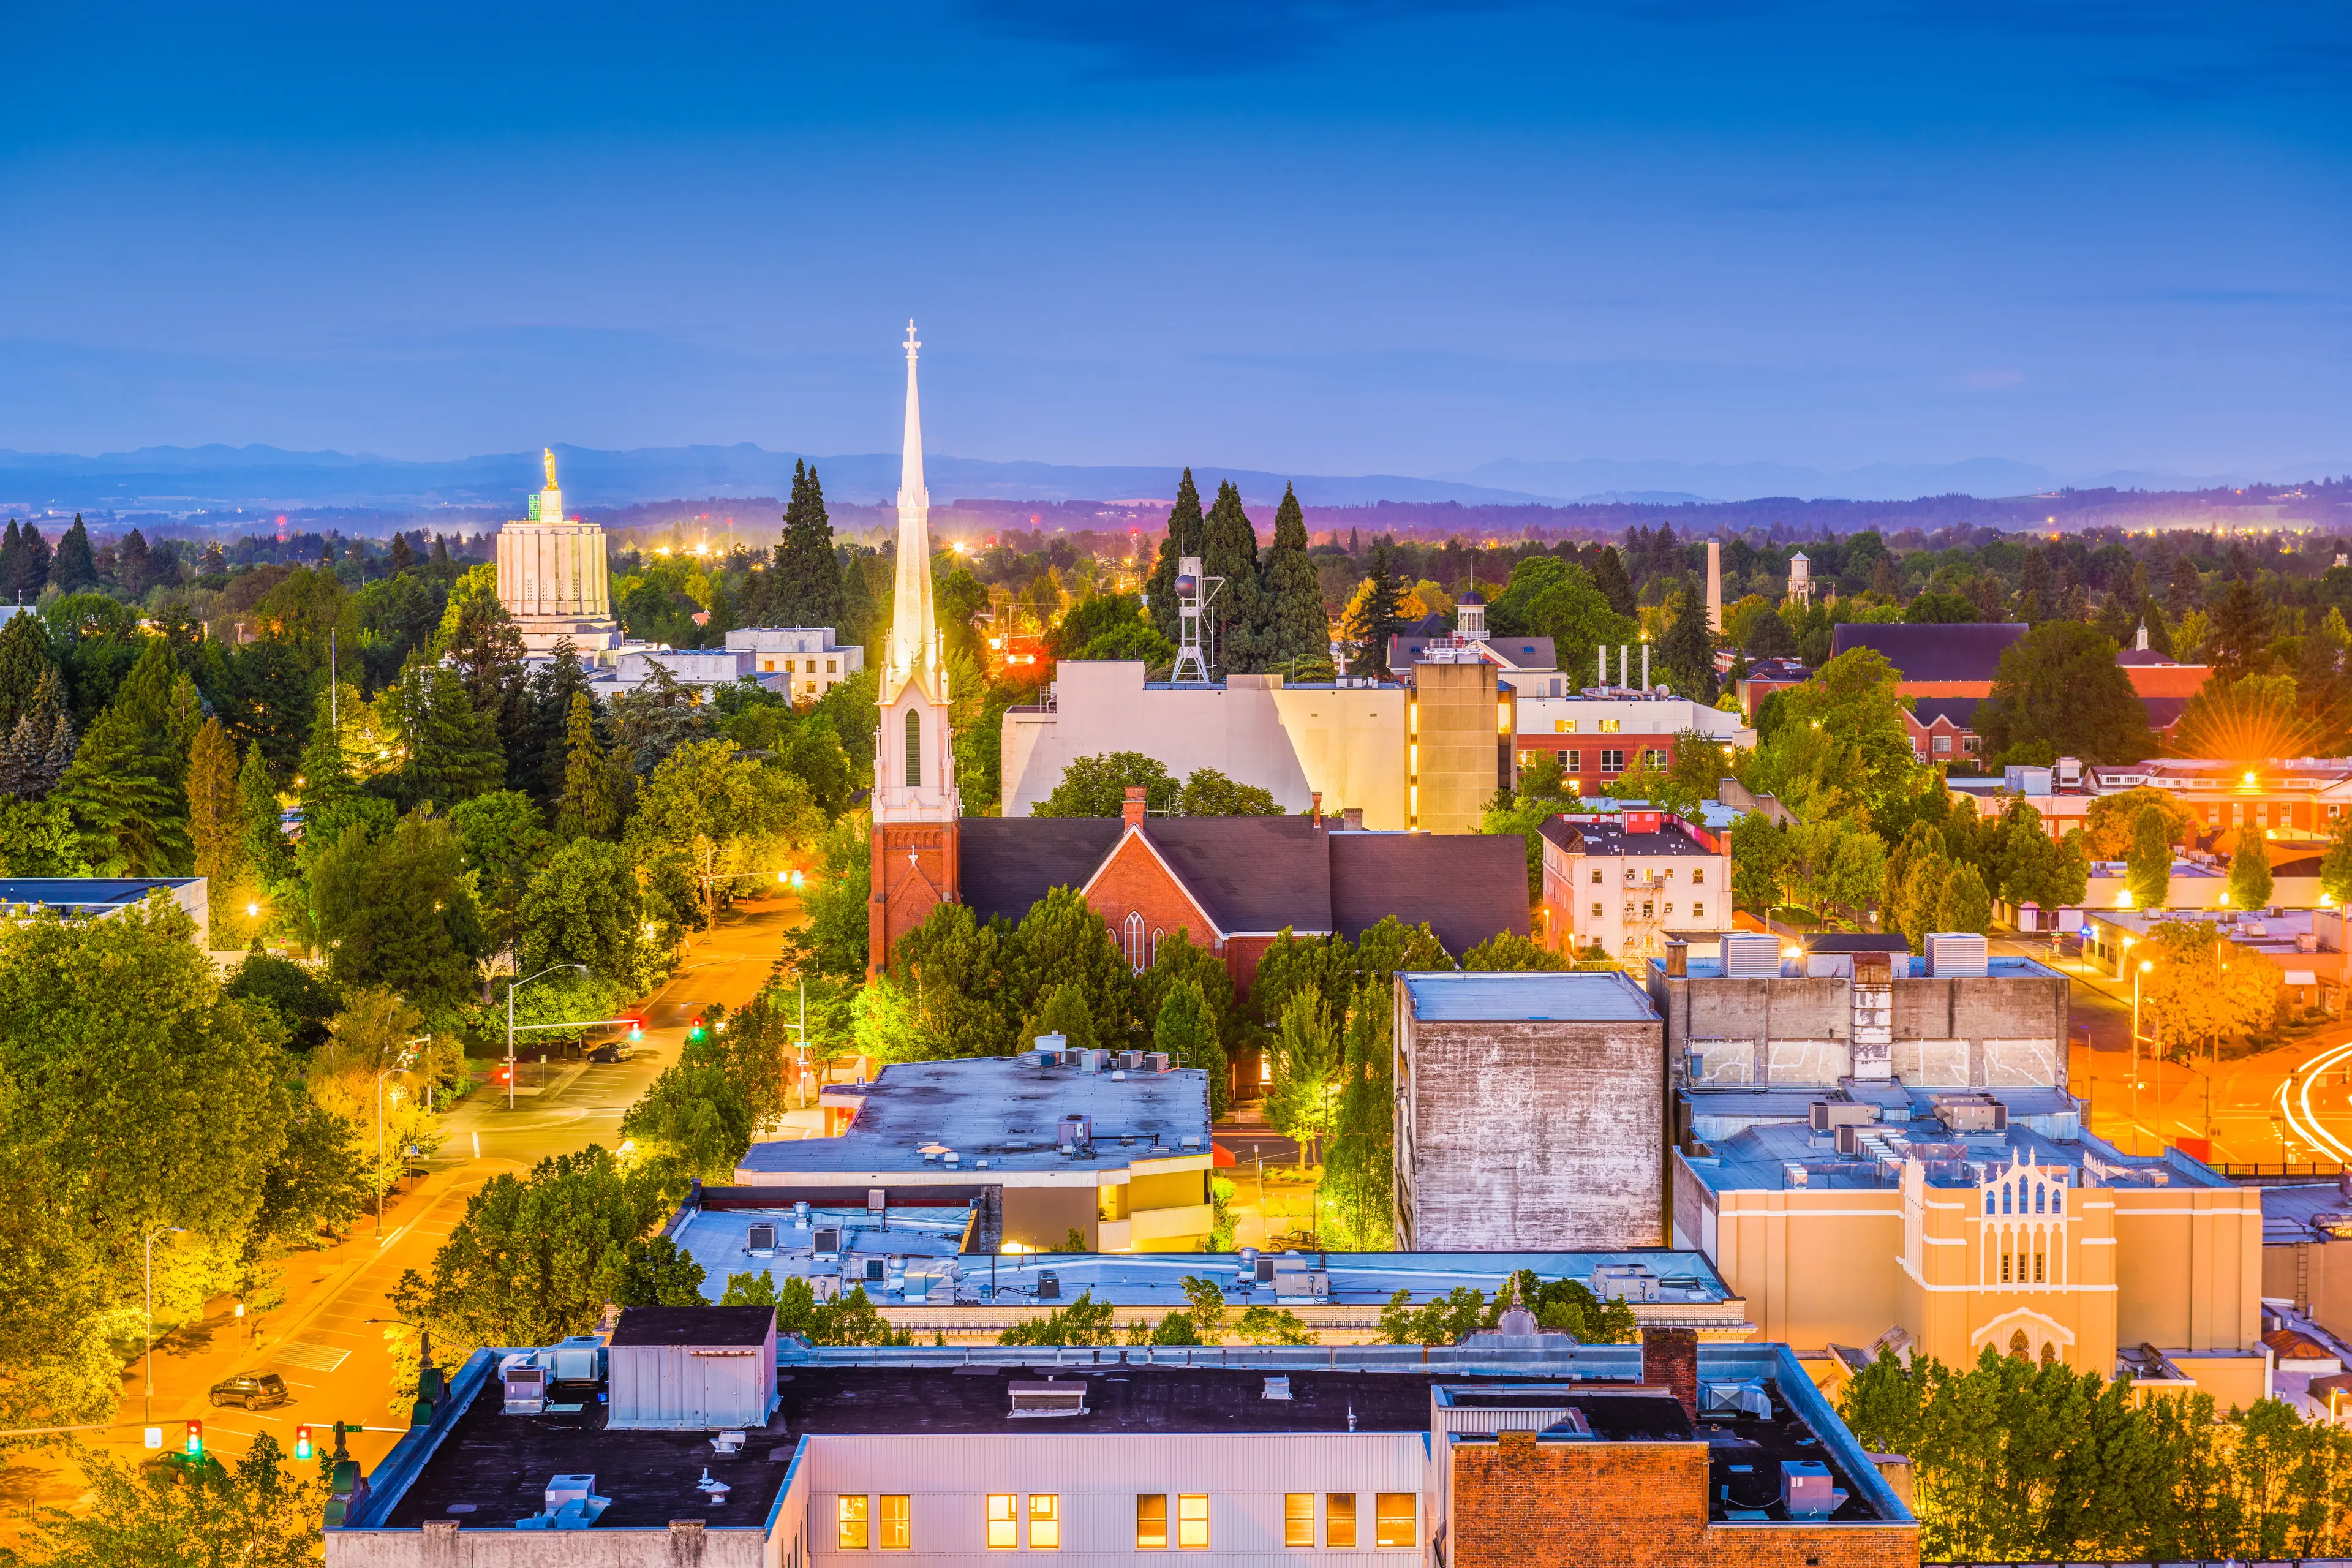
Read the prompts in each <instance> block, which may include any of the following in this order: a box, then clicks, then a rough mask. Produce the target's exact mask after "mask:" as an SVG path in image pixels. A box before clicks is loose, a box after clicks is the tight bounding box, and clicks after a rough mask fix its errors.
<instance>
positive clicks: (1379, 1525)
mask: <svg viewBox="0 0 2352 1568" xmlns="http://www.w3.org/2000/svg"><path fill="white" fill-rule="evenodd" d="M1398 1499H1402V1500H1403V1501H1404V1504H1405V1510H1406V1511H1405V1514H1404V1538H1403V1539H1402V1540H1401V1541H1392V1540H1391V1539H1390V1538H1389V1527H1390V1525H1391V1523H1392V1522H1394V1521H1393V1517H1392V1516H1391V1513H1390V1511H1389V1504H1390V1503H1391V1502H1393V1501H1395V1500H1398ZM1420 1545H1421V1494H1420V1493H1419V1492H1375V1493H1373V1494H1372V1546H1373V1548H1374V1549H1375V1550H1381V1551H1389V1552H1410V1551H1413V1550H1415V1549H1417V1548H1418V1547H1419V1546H1420Z"/></svg>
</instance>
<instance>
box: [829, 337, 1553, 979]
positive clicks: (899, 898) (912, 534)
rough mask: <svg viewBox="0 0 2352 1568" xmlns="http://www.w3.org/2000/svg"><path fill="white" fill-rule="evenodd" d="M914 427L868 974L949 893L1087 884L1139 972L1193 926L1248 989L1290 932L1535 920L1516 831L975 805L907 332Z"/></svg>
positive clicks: (1027, 899) (1506, 925)
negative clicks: (1038, 813) (955, 706)
mask: <svg viewBox="0 0 2352 1568" xmlns="http://www.w3.org/2000/svg"><path fill="white" fill-rule="evenodd" d="M907 338H908V341H907V427H906V444H905V448H904V456H903V458H902V459H901V464H902V466H901V469H900V479H899V486H898V568H897V575H896V578H895V580H894V584H893V592H892V617H891V623H890V633H889V638H888V640H887V643H886V645H885V647H884V651H883V658H882V661H881V668H880V674H881V689H880V692H879V695H878V700H879V703H880V706H881V724H880V727H879V729H878V731H877V734H876V738H875V756H874V793H873V812H874V837H873V856H874V861H873V889H874V891H873V902H872V903H871V905H870V906H869V909H868V920H867V953H866V963H867V970H868V973H874V972H878V971H879V970H880V969H881V968H882V967H883V966H884V965H885V964H886V963H888V961H889V954H890V949H891V947H892V945H893V944H894V943H896V942H897V941H898V938H899V937H901V936H903V935H905V934H906V933H907V932H908V931H912V930H914V929H915V928H916V927H917V926H919V925H921V924H922V923H923V921H924V920H925V919H926V918H927V917H928V916H929V914H930V911H931V910H932V909H933V908H935V907H936V906H938V905H939V904H940V903H943V902H944V903H963V904H967V905H969V906H971V910H972V912H973V913H974V914H975V915H977V916H979V917H980V918H981V919H982V920H986V919H989V918H990V917H992V916H995V915H1003V916H1004V917H1005V918H1006V919H1007V920H1012V921H1018V920H1019V919H1020V918H1021V917H1022V916H1023V915H1024V914H1026V913H1027V912H1028V911H1029V909H1030V907H1031V906H1032V905H1033V904H1034V903H1036V902H1037V900H1040V899H1042V898H1044V897H1045V895H1046V893H1048V892H1049V891H1051V890H1052V889H1055V888H1061V887H1068V888H1076V889H1079V890H1080V891H1081V892H1082V893H1083V894H1084V895H1085V897H1086V900H1087V903H1088V904H1089V905H1091V906H1092V907H1093V908H1094V909H1095V910H1096V911H1097V912H1098V913H1099V914H1101V916H1102V917H1103V921H1104V923H1105V924H1106V925H1107V926H1108V929H1109V934H1110V940H1111V941H1113V942H1116V943H1118V947H1119V950H1120V952H1121V954H1122V955H1123V956H1124V957H1125V958H1126V959H1127V961H1128V962H1129V963H1130V964H1132V965H1133V966H1134V967H1136V968H1138V969H1142V968H1145V967H1147V966H1149V965H1150V963H1151V962H1152V960H1153V958H1154V957H1155V956H1156V954H1157V953H1158V952H1159V947H1160V942H1163V941H1165V940H1166V939H1167V938H1169V937H1171V936H1172V935H1174V934H1175V933H1176V932H1178V931H1184V932H1186V933H1187V934H1188V935H1189V937H1190V939H1191V941H1192V942H1193V944H1194V945H1196V946H1202V947H1207V948H1209V949H1210V950H1211V951H1213V952H1217V953H1219V954H1220V955H1222V956H1223V959H1224V961H1225V968H1226V972H1227V973H1230V974H1231V975H1232V976H1233V979H1234V987H1235V989H1236V990H1237V991H1239V990H1243V989H1246V987H1247V986H1248V984H1249V982H1250V979H1251V977H1252V976H1253V975H1254V974H1255V973H1256V969H1257V962H1258V959H1259V957H1260V955H1262V954H1263V953H1264V952H1265V950H1266V948H1267V946H1268V945H1269V944H1271V943H1272V942H1273V941H1274V939H1275V938H1276V936H1277V935H1278V934H1280V933H1281V932H1282V931H1284V930H1285V929H1288V930H1290V931H1295V932H1297V933H1298V934H1300V935H1308V934H1318V935H1319V934H1327V933H1337V934H1339V935H1342V936H1346V937H1348V938H1349V939H1350V940H1353V939H1354V938H1356V937H1357V936H1359V935H1360V934H1361V933H1362V932H1363V931H1366V930H1368V929H1369V928H1370V927H1372V926H1375V925H1377V924H1379V923H1380V921H1381V919H1382V918H1383V917H1384V916H1387V915H1394V916H1396V918H1397V919H1398V920H1400V921H1403V922H1404V923H1406V924H1407V925H1417V924H1421V923H1423V922H1424V921H1426V922H1427V923H1428V925H1429V926H1430V928H1431V930H1433V931H1435V932H1436V934H1437V936H1438V939H1439V940H1440V941H1441V942H1444V944H1445V948H1446V951H1447V952H1452V953H1454V954H1456V955H1459V954H1460V953H1461V952H1464V951H1465V950H1466V949H1467V948H1469V947H1471V946H1474V945H1475V944H1476V943H1478V942H1484V941H1486V939H1487V938H1489V937H1491V936H1494V935H1496V933H1497V932H1500V931H1513V932H1517V934H1519V935H1522V936H1524V935H1526V934H1527V932H1528V894H1527V887H1528V884H1527V859H1526V850H1525V847H1524V846H1523V845H1522V844H1521V842H1520V840H1519V839H1518V838H1517V837H1483V836H1480V835H1475V834H1461V835H1444V836H1439V835H1432V834H1426V833H1367V832H1363V831H1361V830H1354V829H1349V828H1348V827H1346V826H1343V825H1342V824H1340V823H1339V822H1338V821H1335V820H1331V819H1327V818H1325V817H1322V816H1319V815H1318V816H1312V817H1307V816H1205V817H1147V816H1145V815H1144V808H1143V801H1142V798H1141V792H1140V791H1130V792H1129V801H1128V803H1127V811H1126V815H1125V816H1124V818H1123V819H1120V818H1112V817H1034V816H1024V817H995V816H963V815H962V808H961V801H960V799H959V797H958V795H957V793H956V786H955V756H954V752H953V749H952V747H951V746H950V731H949V727H948V697H949V693H948V679H947V670H946V665H945V660H944V658H943V657H942V648H941V644H940V634H939V628H938V625H937V622H936V619H935V616H934V614H933V608H932V601H931V549H930V530H929V510H930V508H929V496H928V495H927V494H926V493H925V491H924V489H923V448H922V424H921V417H920V415H919V410H918V404H917V401H916V392H915V351H916V349H917V348H918V347H919V344H918V343H917V342H915V338H914V331H913V329H912V328H911V327H910V328H909V329H908V334H907Z"/></svg>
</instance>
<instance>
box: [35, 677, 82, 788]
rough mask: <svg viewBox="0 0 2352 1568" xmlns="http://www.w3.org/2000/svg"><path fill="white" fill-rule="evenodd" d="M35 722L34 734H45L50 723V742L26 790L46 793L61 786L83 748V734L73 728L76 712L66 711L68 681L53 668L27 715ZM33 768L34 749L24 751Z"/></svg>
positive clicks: (43, 750) (48, 736) (48, 729)
mask: <svg viewBox="0 0 2352 1568" xmlns="http://www.w3.org/2000/svg"><path fill="white" fill-rule="evenodd" d="M26 719H29V720H30V721H32V724H33V731H32V732H33V733H35V734H40V733H42V726H43V725H47V743H46V745H45V746H44V747H43V749H42V752H41V760H40V764H39V766H38V768H37V769H35V770H34V771H33V772H32V773H30V776H29V779H28V781H27V793H29V794H31V795H47V794H48V793H49V792H50V791H51V790H54V789H56V788H57V787H58V784H59V783H60V782H62V781H63V780H64V778H65V776H66V770H67V769H68V768H69V767H71V766H72V765H73V760H74V758H75V756H76V755H78V754H79V752H80V751H81V736H80V735H79V733H77V732H76V731H75V730H74V723H73V715H72V714H70V713H68V711H66V692H65V681H64V679H62V678H61V677H60V676H59V675H58V672H57V671H56V670H54V669H52V670H51V671H49V673H48V674H47V675H46V676H44V677H42V679H41V687H40V689H39V690H38V691H37V692H35V693H34V694H33V706H32V708H31V710H29V711H28V712H27V713H26ZM25 755H26V759H27V766H28V767H30V766H31V763H30V758H31V756H32V752H31V750H30V749H29V748H27V750H26V753H25Z"/></svg>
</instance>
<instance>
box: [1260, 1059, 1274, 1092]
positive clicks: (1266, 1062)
mask: <svg viewBox="0 0 2352 1568" xmlns="http://www.w3.org/2000/svg"><path fill="white" fill-rule="evenodd" d="M1257 1081H1258V1085H1259V1087H1260V1088H1264V1087H1265V1086H1266V1085H1267V1084H1270V1083H1272V1082H1273V1081H1274V1058H1272V1057H1270V1056H1267V1055H1266V1054H1265V1052H1264V1051H1260V1052H1259V1053H1258V1058H1257Z"/></svg>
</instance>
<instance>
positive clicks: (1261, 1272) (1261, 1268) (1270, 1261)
mask: <svg viewBox="0 0 2352 1568" xmlns="http://www.w3.org/2000/svg"><path fill="white" fill-rule="evenodd" d="M1257 1282H1258V1283H1259V1284H1261V1285H1271V1284H1273V1283H1274V1258H1273V1255H1272V1254H1270V1253H1264V1252H1261V1253H1259V1254H1258V1257H1257Z"/></svg>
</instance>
